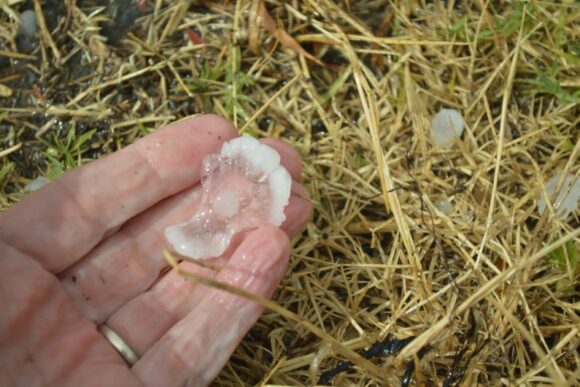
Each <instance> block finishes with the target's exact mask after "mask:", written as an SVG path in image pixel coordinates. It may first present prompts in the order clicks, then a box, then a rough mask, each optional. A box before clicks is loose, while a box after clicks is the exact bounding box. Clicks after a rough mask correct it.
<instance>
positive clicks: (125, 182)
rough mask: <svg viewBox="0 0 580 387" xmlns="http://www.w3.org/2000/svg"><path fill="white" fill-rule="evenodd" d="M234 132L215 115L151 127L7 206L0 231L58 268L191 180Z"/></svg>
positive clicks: (196, 178)
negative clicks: (127, 143) (128, 142)
mask: <svg viewBox="0 0 580 387" xmlns="http://www.w3.org/2000/svg"><path fill="white" fill-rule="evenodd" d="M236 133H237V131H236V129H235V128H234V127H233V126H232V124H231V123H229V122H228V121H227V120H225V119H223V118H220V117H217V116H213V115H203V116H198V117H195V118H193V119H189V120H185V121H182V122H178V123H175V124H172V125H170V126H168V127H166V128H164V129H161V130H159V131H156V132H155V133H153V134H151V135H149V136H147V137H145V138H143V139H141V140H139V141H137V142H135V143H134V144H132V145H130V146H128V147H127V148H125V149H123V150H122V151H120V152H117V153H114V154H111V155H109V156H107V157H105V158H103V159H100V160H97V161H94V162H91V163H89V164H87V165H85V166H82V167H79V168H77V169H74V170H72V171H71V172H68V173H66V174H65V175H64V176H62V177H61V178H59V179H57V180H56V181H55V182H54V183H52V184H49V185H48V186H46V187H45V188H43V189H41V190H40V191H39V192H38V193H36V194H33V195H31V196H30V197H28V198H26V199H25V200H23V201H22V202H21V203H20V204H18V205H16V206H15V207H14V208H12V209H11V210H9V211H7V212H6V213H5V214H3V216H2V217H1V218H0V239H3V240H5V241H9V242H10V244H11V245H13V246H14V247H16V248H18V249H19V250H20V251H22V252H24V253H26V254H28V255H30V256H33V257H35V258H36V259H38V261H39V262H40V263H41V265H43V266H44V267H45V268H46V269H48V270H50V271H53V272H58V271H61V270H62V269H64V268H66V267H68V266H69V265H70V264H72V263H73V262H75V261H76V260H77V259H79V258H80V257H82V256H83V255H85V254H86V253H87V252H88V251H89V250H91V249H92V248H93V247H94V246H95V245H96V244H97V243H98V242H99V241H100V240H101V239H102V238H103V236H104V235H105V234H106V233H107V232H108V231H110V230H112V229H115V228H117V227H118V226H120V225H121V224H123V223H124V222H126V221H127V220H128V219H130V218H131V217H133V216H135V215H137V214H138V213H140V212H142V211H144V210H145V209H147V208H149V207H150V206H152V205H153V204H155V203H157V202H159V201H160V200H162V199H164V198H166V197H168V196H170V195H173V194H175V193H177V192H179V191H181V190H183V189H185V188H187V187H190V186H192V185H194V184H195V183H197V182H198V181H199V179H200V171H201V162H202V159H203V157H204V156H205V155H206V154H208V153H213V152H215V151H217V150H218V149H219V148H220V146H221V144H222V143H223V142H224V141H227V140H229V139H231V138H233V137H234V136H236ZM55 236H56V237H55Z"/></svg>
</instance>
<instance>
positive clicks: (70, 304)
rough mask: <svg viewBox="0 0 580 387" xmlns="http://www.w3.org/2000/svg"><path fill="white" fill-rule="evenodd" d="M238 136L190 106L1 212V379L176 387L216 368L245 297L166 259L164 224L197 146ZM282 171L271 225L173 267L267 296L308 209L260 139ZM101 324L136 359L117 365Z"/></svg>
mask: <svg viewBox="0 0 580 387" xmlns="http://www.w3.org/2000/svg"><path fill="white" fill-rule="evenodd" d="M236 135H237V131H236V130H235V128H234V127H233V126H232V125H231V124H230V123H229V122H227V121H226V120H224V119H222V118H219V117H216V116H211V115H203V116H198V117H196V118H193V119H189V120H186V121H182V122H179V123H175V124H173V125H170V126H169V127H166V128H164V129H160V130H158V131H156V132H155V133H153V134H151V135H149V136H147V137H145V138H143V139H141V140H140V141H137V142H136V143H134V144H132V145H130V146H128V147H127V148H125V149H123V150H122V151H119V152H117V153H115V154H112V155H109V156H108V157H105V158H103V159H101V160H97V161H94V162H91V163H89V164H87V165H85V166H82V167H79V168H77V169H75V170H73V171H70V172H69V173H67V174H65V175H64V176H62V177H61V178H59V179H57V180H56V181H55V182H53V183H51V184H49V185H48V186H46V187H44V188H42V189H41V190H40V191H39V192H37V193H34V194H32V195H30V196H29V197H27V198H26V199H24V200H23V201H22V202H21V203H19V204H18V205H16V206H14V207H13V208H12V209H10V210H8V211H6V212H5V213H4V214H2V215H0V251H1V256H0V308H1V310H2V312H1V313H0V386H27V387H28V386H44V385H50V386H53V385H63V386H180V385H183V384H185V382H186V381H189V383H191V385H206V384H208V383H209V382H211V381H212V380H213V378H215V376H216V375H217V374H218V373H219V371H220V369H221V368H222V367H223V365H224V364H225V362H226V361H227V359H228V358H229V356H230V355H231V353H232V352H233V351H234V349H235V348H236V346H237V344H238V343H239V342H240V340H241V339H242V337H243V336H244V334H245V333H246V332H247V331H248V330H249V329H250V328H251V327H252V325H253V324H254V323H255V321H256V320H257V319H258V317H259V316H260V314H261V312H262V309H263V308H262V307H261V306H260V305H258V304H256V303H254V302H251V301H249V300H247V299H244V298H241V297H239V296H235V295H233V294H231V293H227V292H225V291H220V290H218V289H216V288H210V287H207V286H203V285H196V284H195V283H193V282H192V281H189V280H186V279H184V277H183V276H181V275H179V274H177V273H176V272H175V271H168V270H167V262H166V261H165V259H164V258H163V256H162V254H161V252H162V250H163V249H166V248H167V246H166V242H165V240H164V237H163V230H164V228H165V227H167V226H168V225H171V224H175V223H178V222H182V221H184V220H186V219H189V218H190V217H191V215H192V214H193V213H194V212H195V207H196V201H197V200H199V198H200V189H199V187H200V185H199V184H198V182H199V180H200V170H201V168H200V166H201V161H202V159H203V157H204V156H205V155H206V154H208V153H215V152H216V151H218V150H219V149H220V147H221V144H222V143H223V142H224V141H227V140H229V139H232V138H234V137H235V136H236ZM264 141H265V142H266V143H267V144H268V145H270V146H272V147H274V148H275V149H276V150H278V152H279V153H280V155H281V159H282V161H281V163H282V164H283V165H284V166H285V167H286V168H287V169H288V171H289V172H290V174H291V175H292V178H293V180H294V181H293V188H292V192H293V193H292V196H291V198H290V204H289V205H288V207H286V216H287V219H286V222H285V223H284V224H283V225H282V226H281V228H280V229H279V228H276V227H264V228H260V229H256V230H253V231H249V232H246V233H245V234H244V235H241V236H240V237H238V238H237V239H238V240H237V241H236V242H235V243H233V244H234V246H231V247H230V248H229V249H228V251H226V253H225V254H224V256H222V257H220V258H217V259H214V260H213V264H214V266H217V267H218V268H217V270H213V269H210V268H204V267H202V266H199V265H196V264H193V263H190V262H182V263H181V265H182V267H183V268H184V269H185V270H188V271H191V272H194V273H196V274H201V275H204V276H208V277H211V278H215V279H217V280H218V281H220V282H224V283H227V284H229V285H233V286H236V287H239V288H243V289H244V290H247V291H250V292H252V293H255V294H258V295H260V296H262V297H271V295H272V293H273V292H274V290H275V288H276V286H277V285H278V283H279V281H280V280H281V278H282V276H283V274H284V270H285V266H286V263H287V260H288V256H289V254H290V245H289V237H292V236H294V235H296V234H297V233H298V232H299V231H300V230H301V229H303V227H304V226H305V225H306V223H307V221H308V219H309V217H310V213H311V210H312V207H311V204H310V202H309V201H308V199H307V197H308V196H307V194H306V190H305V189H304V187H303V186H302V185H301V184H300V183H299V182H298V180H299V179H300V173H301V171H300V159H299V156H298V154H297V153H296V152H295V151H294V150H293V149H292V148H290V147H289V146H288V145H286V144H284V143H282V142H280V141H276V140H264ZM101 324H106V326H108V327H110V328H111V329H112V330H113V331H115V332H116V333H117V334H118V335H119V336H120V337H121V338H122V339H123V340H124V341H125V342H126V343H127V344H128V346H129V347H130V348H132V349H133V351H134V352H135V353H136V354H137V356H138V360H137V361H136V363H135V364H134V365H133V366H132V367H129V366H127V365H126V363H125V361H124V360H123V358H121V356H120V355H119V354H118V353H117V351H116V350H115V349H114V348H113V347H112V346H111V344H110V343H109V341H108V340H107V339H106V338H105V337H104V336H103V335H102V334H101V333H100V332H99V330H98V329H97V327H98V326H99V325H101Z"/></svg>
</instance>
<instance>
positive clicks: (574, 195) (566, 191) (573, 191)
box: [538, 174, 580, 219]
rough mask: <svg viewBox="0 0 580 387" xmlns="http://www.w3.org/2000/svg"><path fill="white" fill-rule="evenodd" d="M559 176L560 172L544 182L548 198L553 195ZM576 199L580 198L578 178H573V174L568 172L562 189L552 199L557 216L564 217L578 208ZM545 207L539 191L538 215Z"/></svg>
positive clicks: (544, 199)
mask: <svg viewBox="0 0 580 387" xmlns="http://www.w3.org/2000/svg"><path fill="white" fill-rule="evenodd" d="M561 176H562V175H561V174H558V175H556V176H554V177H552V178H551V179H550V180H549V181H548V182H547V183H546V193H547V194H548V198H552V197H553V196H554V193H555V192H556V187H557V186H558V181H559V180H560V177H561ZM574 180H576V181H574ZM572 184H573V185H572ZM570 187H571V188H570ZM578 200H580V178H579V179H575V177H574V175H572V174H568V175H566V178H565V179H564V182H563V183H562V189H561V190H560V193H559V194H558V197H557V198H556V199H555V200H554V202H552V207H554V209H557V214H558V217H560V218H562V219H566V218H568V216H569V215H570V213H572V212H574V211H576V209H577V208H578ZM545 209H546V198H545V197H544V194H543V193H541V194H540V200H539V201H538V210H539V212H540V215H542V214H543V213H544V210H545Z"/></svg>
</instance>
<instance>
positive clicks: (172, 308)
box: [106, 183, 312, 356]
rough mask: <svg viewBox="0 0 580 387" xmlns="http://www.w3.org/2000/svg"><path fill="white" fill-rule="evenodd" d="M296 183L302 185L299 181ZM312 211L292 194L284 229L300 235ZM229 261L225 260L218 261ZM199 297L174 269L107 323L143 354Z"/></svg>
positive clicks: (208, 272) (204, 271)
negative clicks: (299, 232)
mask: <svg viewBox="0 0 580 387" xmlns="http://www.w3.org/2000/svg"><path fill="white" fill-rule="evenodd" d="M295 184H296V185H298V186H300V187H301V185H300V184H297V183H295ZM311 211H312V205H311V204H310V202H309V201H306V200H304V199H302V198H301V197H299V196H296V195H293V196H291V198H290V205H289V206H288V207H287V214H289V215H288V217H289V219H288V220H287V221H286V222H285V223H284V225H283V226H282V230H284V231H285V232H286V234H287V235H288V237H289V238H292V237H293V236H295V235H297V234H296V233H297V232H298V231H299V230H301V229H303V228H304V227H305V226H306V223H307V222H308V220H309V219H310V214H311ZM291 219H294V220H293V221H291ZM238 244H239V243H238ZM230 247H231V246H230ZM228 250H230V249H228ZM232 253H233V251H232ZM225 256H227V257H230V256H231V253H229V254H228V253H226V254H225ZM226 263H227V261H225V260H224V261H222V262H220V263H219V264H221V265H225V264H226ZM181 267H182V269H183V270H186V271H189V272H193V273H196V274H200V275H204V276H206V277H209V278H213V277H214V276H215V275H216V274H217V271H215V270H212V269H211V268H204V267H203V266H200V264H198V263H191V262H182V263H181ZM220 268H221V267H220ZM204 289H205V288H204ZM199 299H201V293H200V290H198V289H196V285H195V284H194V283H192V282H191V281H187V280H184V278H183V276H182V275H180V274H178V273H177V272H175V271H173V270H172V271H170V272H169V273H168V274H167V275H165V276H164V277H163V278H161V279H160V280H159V282H157V283H155V284H154V285H153V286H152V287H151V288H150V289H149V290H148V291H146V292H145V293H142V294H139V295H138V296H136V297H135V298H133V299H131V300H130V301H128V302H127V303H125V304H124V305H123V306H121V307H120V308H119V309H118V310H116V311H115V312H114V313H113V314H112V315H111V317H110V318H109V319H108V320H107V322H106V324H107V325H108V326H109V327H111V329H113V330H114V331H115V332H117V333H118V334H119V335H120V336H121V337H122V338H123V340H124V341H125V342H126V343H127V344H128V345H129V347H130V348H132V349H133V350H134V351H135V352H136V353H137V354H138V355H139V356H141V355H142V354H144V353H145V352H146V351H147V350H148V349H149V348H150V347H151V346H152V345H153V343H155V342H156V341H157V340H158V339H159V338H161V336H162V335H163V334H164V333H165V332H167V331H168V330H169V329H170V328H171V327H172V326H173V325H174V324H176V323H177V322H178V321H179V320H181V319H182V318H183V317H185V315H186V314H187V313H189V312H190V311H191V309H192V308H193V307H194V306H195V304H196V302H198V300H199Z"/></svg>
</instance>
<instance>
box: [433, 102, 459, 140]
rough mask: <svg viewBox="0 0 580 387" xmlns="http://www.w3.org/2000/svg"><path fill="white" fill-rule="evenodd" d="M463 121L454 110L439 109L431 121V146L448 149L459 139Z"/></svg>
mask: <svg viewBox="0 0 580 387" xmlns="http://www.w3.org/2000/svg"><path fill="white" fill-rule="evenodd" d="M464 124H465V121H464V120H463V116H462V115H461V113H459V112H458V111H457V110H455V109H441V110H439V112H438V113H437V114H435V117H433V120H432V121H431V137H432V139H433V144H435V145H439V146H442V147H443V148H450V147H451V146H452V145H453V142H454V141H455V139H456V138H459V137H461V134H462V133H463V125H464Z"/></svg>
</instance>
